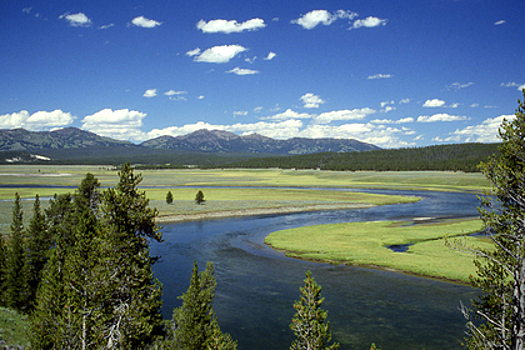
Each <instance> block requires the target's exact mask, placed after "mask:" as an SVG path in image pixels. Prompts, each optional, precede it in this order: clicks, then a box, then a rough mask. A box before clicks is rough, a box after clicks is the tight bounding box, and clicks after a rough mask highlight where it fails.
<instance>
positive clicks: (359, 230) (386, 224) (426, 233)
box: [265, 219, 492, 282]
mask: <svg viewBox="0 0 525 350" xmlns="http://www.w3.org/2000/svg"><path fill="white" fill-rule="evenodd" d="M481 228H482V223H481V221H480V220H479V219H472V220H443V221H436V222H434V221H431V220H430V221H408V222H407V221H403V222H400V221H374V222H357V223H344V224H333V225H320V226H305V227H301V228H297V229H291V230H284V231H277V232H274V233H272V234H270V235H269V236H267V237H266V240H265V243H266V244H268V245H270V246H272V247H274V248H276V249H279V250H282V251H284V252H286V255H287V256H290V257H294V258H299V259H306V260H314V261H323V262H330V263H337V264H349V265H359V266H374V267H379V268H385V269H393V270H398V271H403V272H407V273H413V274H416V275H422V276H429V277H434V278H443V279H448V280H454V281H461V282H468V280H469V276H470V275H474V274H475V271H476V268H475V266H474V263H473V257H472V255H470V254H467V253H464V252H460V251H457V250H453V249H451V248H449V247H448V246H446V244H445V242H446V241H447V239H448V240H453V239H454V237H459V236H461V240H462V242H463V243H464V244H466V245H467V246H475V247H482V248H486V249H491V247H492V244H491V243H490V242H489V241H488V240H487V239H486V238H483V237H479V236H467V235H468V234H470V233H473V232H478V231H480V230H481ZM407 244H408V245H410V246H409V247H408V251H406V252H404V253H400V252H394V251H392V250H391V249H389V248H388V246H391V245H407Z"/></svg>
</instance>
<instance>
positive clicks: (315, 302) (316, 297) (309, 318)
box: [290, 271, 339, 350]
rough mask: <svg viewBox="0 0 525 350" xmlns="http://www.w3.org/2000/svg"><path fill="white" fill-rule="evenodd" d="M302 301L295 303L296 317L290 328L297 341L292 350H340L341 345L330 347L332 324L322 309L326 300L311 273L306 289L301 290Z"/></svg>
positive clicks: (308, 276) (308, 274)
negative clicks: (338, 349)
mask: <svg viewBox="0 0 525 350" xmlns="http://www.w3.org/2000/svg"><path fill="white" fill-rule="evenodd" d="M300 291H301V294H302V295H301V299H300V300H298V301H296V302H295V303H294V306H293V307H294V309H295V315H294V317H293V319H292V324H290V328H291V329H292V330H293V332H294V334H295V336H296V339H295V340H294V341H293V342H292V345H291V346H290V349H291V350H305V349H307V350H325V349H326V350H328V349H337V348H339V343H334V344H332V345H330V346H329V345H328V343H329V342H330V340H331V339H332V334H331V332H330V322H328V321H326V317H327V315H328V312H327V311H324V310H323V309H321V304H322V303H323V301H324V298H323V297H321V286H319V285H318V284H317V283H316V282H315V280H314V278H313V277H312V273H311V272H310V271H307V272H306V279H305V280H304V287H301V288H300Z"/></svg>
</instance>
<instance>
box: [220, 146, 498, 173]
mask: <svg viewBox="0 0 525 350" xmlns="http://www.w3.org/2000/svg"><path fill="white" fill-rule="evenodd" d="M497 147H498V144H482V143H467V144H455V145H439V146H429V147H422V148H402V149H390V150H376V151H367V152H352V153H334V152H326V153H317V154H308V155H298V156H286V157H267V158H258V159H249V160H244V161H241V162H235V163H230V164H223V165H220V166H215V167H216V168H217V167H218V168H254V169H255V168H263V169H264V168H281V169H290V168H295V169H320V170H346V171H357V170H375V171H412V170H413V171H421V170H439V171H465V172H475V171H479V170H478V164H479V163H480V162H481V161H485V160H486V159H487V158H488V157H489V156H490V155H492V154H495V153H497V152H498V149H497Z"/></svg>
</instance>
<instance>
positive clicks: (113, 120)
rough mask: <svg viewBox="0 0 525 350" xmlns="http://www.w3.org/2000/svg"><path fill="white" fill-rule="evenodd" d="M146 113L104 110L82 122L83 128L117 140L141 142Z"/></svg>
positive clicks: (126, 110)
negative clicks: (141, 129) (143, 120)
mask: <svg viewBox="0 0 525 350" xmlns="http://www.w3.org/2000/svg"><path fill="white" fill-rule="evenodd" d="M145 116H146V113H141V112H138V111H130V110H128V109H119V110H115V111H113V110H111V109H109V108H106V109H103V110H101V111H99V112H97V113H95V114H93V115H88V116H86V117H85V118H84V119H83V120H82V123H83V125H82V128H83V129H85V130H89V131H91V132H94V133H96V134H98V135H102V136H107V137H112V138H115V139H120V140H122V139H125V140H141V139H143V138H144V133H143V132H142V131H140V127H142V119H143V118H144V117H145Z"/></svg>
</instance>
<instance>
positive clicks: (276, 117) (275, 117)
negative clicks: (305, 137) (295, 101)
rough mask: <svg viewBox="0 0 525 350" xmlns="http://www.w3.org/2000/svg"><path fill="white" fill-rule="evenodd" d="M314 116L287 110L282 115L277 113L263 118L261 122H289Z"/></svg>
mask: <svg viewBox="0 0 525 350" xmlns="http://www.w3.org/2000/svg"><path fill="white" fill-rule="evenodd" d="M314 116H315V115H314V114H308V113H297V112H295V111H293V110H291V109H287V110H286V111H285V112H283V113H279V114H276V115H273V116H270V117H263V118H261V119H263V120H291V119H311V118H313V117H314Z"/></svg>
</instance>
